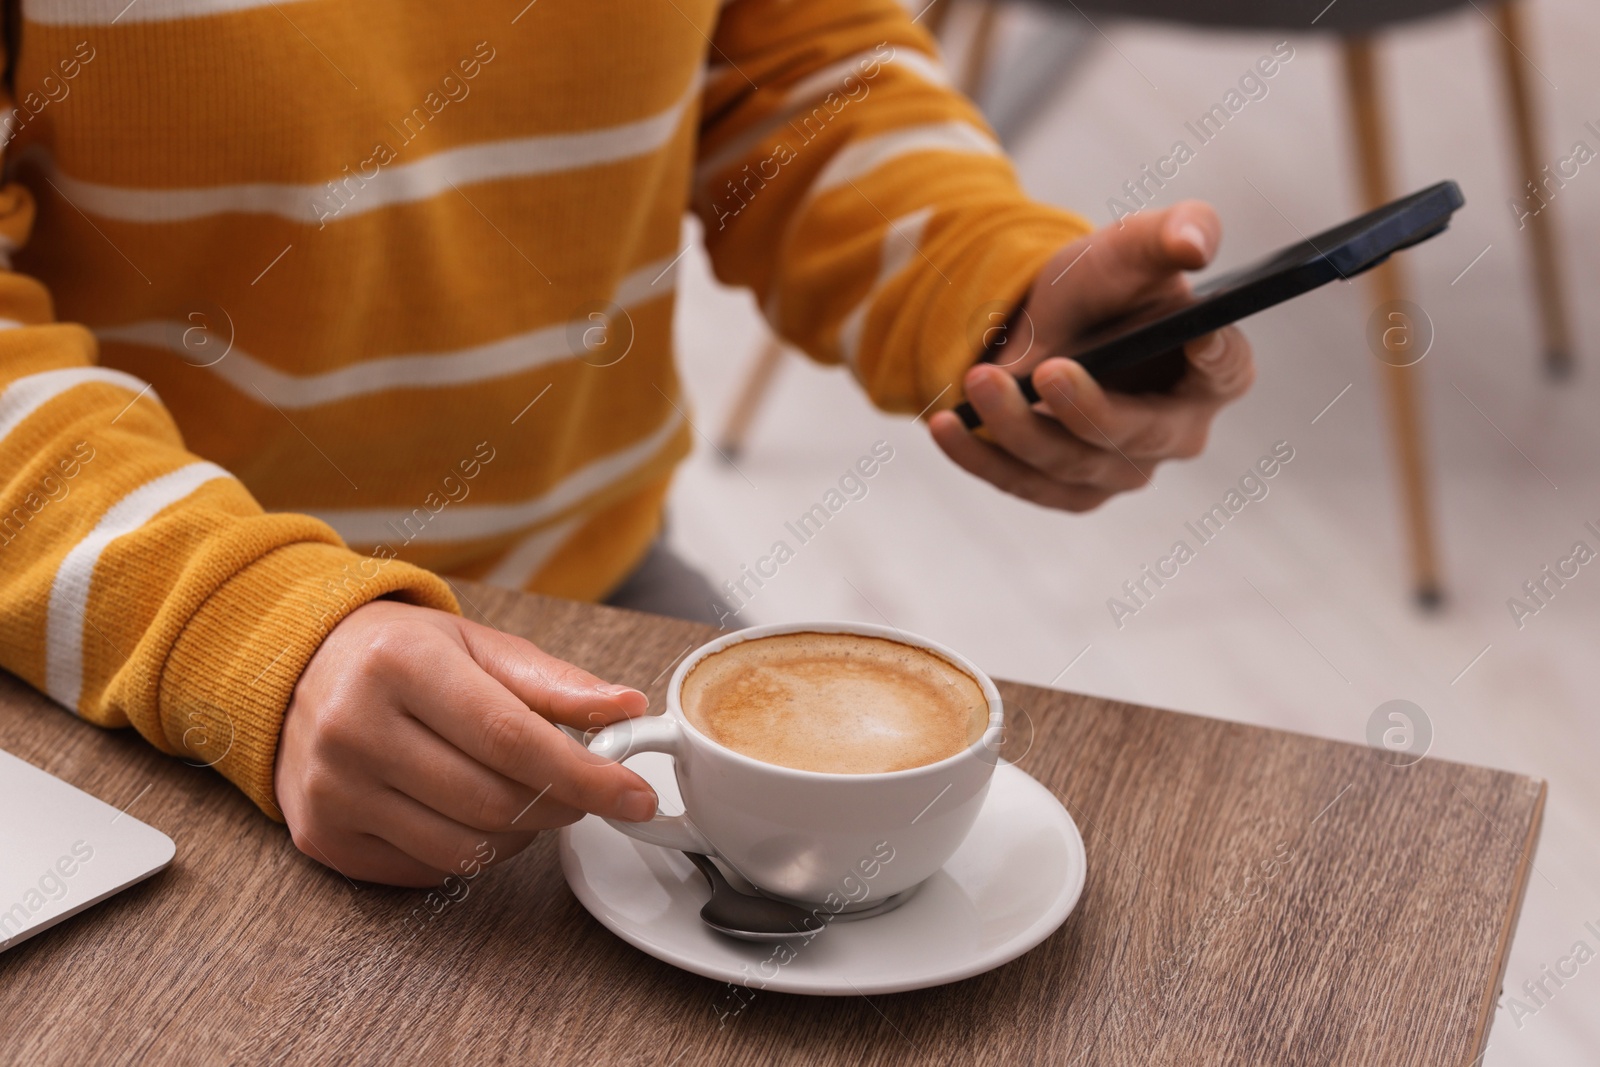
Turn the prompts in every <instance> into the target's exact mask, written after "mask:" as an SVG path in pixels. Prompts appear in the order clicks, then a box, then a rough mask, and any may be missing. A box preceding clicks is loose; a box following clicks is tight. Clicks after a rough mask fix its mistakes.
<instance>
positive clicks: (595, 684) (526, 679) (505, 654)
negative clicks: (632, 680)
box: [459, 619, 650, 731]
mask: <svg viewBox="0 0 1600 1067" xmlns="http://www.w3.org/2000/svg"><path fill="white" fill-rule="evenodd" d="M459 624H460V626H461V637H462V639H463V640H464V641H465V643H466V646H467V652H468V654H469V655H471V656H472V658H473V659H474V660H475V661H477V664H478V666H480V667H482V668H483V670H484V672H485V673H486V674H488V675H489V676H490V677H492V678H493V679H494V680H495V681H497V682H499V683H500V684H501V685H503V686H505V687H506V688H507V689H509V690H510V691H511V692H512V693H513V694H514V695H515V696H516V697H517V699H518V700H520V701H522V702H523V703H524V704H526V705H528V707H529V708H531V709H532V710H533V711H535V712H538V713H539V714H540V715H541V716H543V717H544V718H546V719H549V720H550V721H551V722H554V723H558V724H560V725H562V726H571V727H573V728H574V729H577V730H585V731H587V730H591V729H598V728H599V727H602V726H606V725H608V724H610V723H613V722H616V721H617V720H619V719H629V718H633V717H634V716H636V715H643V714H644V713H645V711H646V710H648V709H649V707H650V700H649V698H648V697H646V696H645V695H644V694H643V693H641V692H639V690H637V689H632V688H630V687H628V686H625V685H614V684H612V683H610V682H607V681H605V680H604V679H602V678H597V677H596V676H594V675H593V674H590V673H589V672H588V671H586V670H584V669H583V668H582V667H579V666H576V665H575V664H571V663H568V662H567V661H565V660H561V659H557V658H556V657H555V656H552V655H550V654H549V653H548V652H545V651H544V650H543V649H541V648H540V647H539V646H538V645H535V644H534V643H533V642H532V641H529V640H526V639H525V638H521V637H518V636H517V635H516V634H508V633H505V632H503V631H500V630H496V629H494V628H493V627H490V626H482V625H479V624H478V623H475V622H470V621H468V620H466V619H461V620H459Z"/></svg>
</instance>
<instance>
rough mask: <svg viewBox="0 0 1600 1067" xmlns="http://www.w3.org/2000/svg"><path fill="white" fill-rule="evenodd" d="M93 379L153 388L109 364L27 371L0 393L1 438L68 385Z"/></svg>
mask: <svg viewBox="0 0 1600 1067" xmlns="http://www.w3.org/2000/svg"><path fill="white" fill-rule="evenodd" d="M90 382H104V383H106V384H107V385H115V386H118V387H119V388H122V389H126V390H128V391H129V392H131V393H134V394H138V393H141V392H144V391H145V390H148V389H149V388H150V386H149V385H147V384H146V383H144V382H142V381H140V380H139V379H138V378H135V377H134V376H133V375H131V374H125V373H123V372H122V371H119V370H112V369H111V368H110V367H63V368H61V369H60V370H47V371H40V372H39V373H38V374H28V375H24V376H23V377H21V378H18V379H17V380H16V381H14V382H12V383H11V384H10V385H8V386H6V389H5V392H3V393H0V441H3V440H5V438H6V437H7V436H8V435H9V434H10V433H11V431H12V430H15V429H16V428H17V427H18V426H20V425H22V422H23V420H25V419H26V418H27V417H28V416H29V415H32V414H33V413H34V412H35V411H38V410H39V409H40V408H41V407H43V406H44V405H45V404H48V403H49V402H50V401H52V400H54V399H55V398H56V397H58V396H60V395H61V394H62V393H65V392H67V391H68V390H69V389H76V388H77V387H78V386H80V385H87V384H88V383H90ZM146 395H148V396H149V397H150V398H151V399H152V400H154V399H155V393H153V392H151V393H148V394H146Z"/></svg>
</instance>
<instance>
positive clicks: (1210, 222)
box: [1108, 200, 1222, 276]
mask: <svg viewBox="0 0 1600 1067" xmlns="http://www.w3.org/2000/svg"><path fill="white" fill-rule="evenodd" d="M1108 236H1110V234H1109V233H1108ZM1221 243H1222V221H1221V220H1220V219H1218V218H1217V212H1216V209H1215V208H1213V207H1212V206H1211V205H1210V204H1207V203H1206V202H1205V201H1203V200H1184V201H1182V202H1180V203H1177V204H1174V205H1172V206H1171V207H1169V208H1163V209H1161V210H1160V211H1142V212H1140V213H1139V214H1137V215H1134V216H1131V217H1130V218H1127V219H1124V220H1123V221H1122V223H1121V224H1120V226H1119V227H1118V231H1117V233H1116V237H1115V238H1113V239H1112V246H1113V248H1114V249H1115V250H1116V251H1117V252H1118V253H1119V255H1118V256H1117V257H1116V258H1117V259H1119V260H1121V261H1122V263H1123V264H1125V265H1126V267H1127V268H1129V269H1130V270H1131V271H1133V272H1134V273H1136V274H1138V275H1140V276H1145V275H1150V274H1163V273H1168V272H1171V271H1176V270H1199V269H1200V268H1201V267H1204V266H1205V265H1206V264H1207V263H1210V262H1211V257H1212V256H1214V255H1216V252H1217V246H1218V245H1219V244H1221Z"/></svg>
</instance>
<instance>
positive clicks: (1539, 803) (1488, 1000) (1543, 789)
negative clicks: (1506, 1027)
mask: <svg viewBox="0 0 1600 1067" xmlns="http://www.w3.org/2000/svg"><path fill="white" fill-rule="evenodd" d="M1507 773H1510V772H1507ZM1519 777H1522V778H1524V779H1525V780H1526V781H1529V782H1536V783H1538V786H1539V795H1538V799H1537V800H1536V801H1535V802H1534V806H1533V818H1532V819H1530V820H1529V822H1528V832H1527V834H1526V836H1525V837H1524V838H1523V844H1522V850H1521V862H1520V863H1519V864H1518V865H1517V875H1518V877H1517V879H1516V897H1515V898H1514V899H1513V900H1512V901H1511V907H1510V908H1508V909H1506V915H1505V921H1504V922H1502V923H1501V924H1500V936H1499V938H1498V941H1497V944H1496V947H1495V956H1496V959H1497V963H1496V965H1495V969H1494V975H1493V977H1492V978H1491V979H1490V982H1489V989H1488V994H1489V995H1488V996H1487V997H1485V998H1484V1002H1483V1011H1482V1012H1481V1014H1480V1015H1479V1016H1478V1023H1477V1027H1476V1028H1475V1030H1474V1033H1473V1041H1472V1050H1473V1051H1474V1052H1475V1053H1476V1055H1475V1056H1474V1057H1473V1058H1472V1059H1471V1060H1469V1061H1468V1062H1467V1064H1466V1067H1478V1064H1480V1063H1481V1062H1482V1061H1483V1057H1484V1056H1485V1055H1486V1054H1487V1053H1488V1051H1489V1028H1490V1027H1491V1025H1493V1023H1494V1012H1495V1008H1496V1007H1497V1006H1498V1005H1499V1002H1500V996H1499V994H1500V991H1501V990H1502V989H1503V988H1504V987H1505V980H1506V968H1507V967H1508V966H1509V965H1510V963H1511V940H1512V938H1513V937H1514V936H1515V934H1516V932H1517V923H1518V922H1520V921H1521V918H1522V903H1523V901H1524V900H1526V899H1527V897H1528V882H1529V880H1530V879H1531V876H1532V871H1533V853H1534V850H1535V849H1536V848H1537V847H1538V845H1539V833H1540V831H1541V830H1542V829H1543V828H1544V804H1545V799H1546V798H1547V797H1548V796H1549V795H1550V785H1549V783H1548V782H1547V781H1545V780H1544V779H1543V778H1535V777H1532V776H1531V775H1519Z"/></svg>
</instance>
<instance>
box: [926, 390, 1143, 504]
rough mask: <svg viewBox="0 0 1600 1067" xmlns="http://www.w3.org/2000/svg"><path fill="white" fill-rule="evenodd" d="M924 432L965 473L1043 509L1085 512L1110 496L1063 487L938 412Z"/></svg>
mask: <svg viewBox="0 0 1600 1067" xmlns="http://www.w3.org/2000/svg"><path fill="white" fill-rule="evenodd" d="M928 429H929V431H930V432H931V433H932V434H933V439H934V442H935V443H936V444H938V446H939V448H940V449H941V450H942V451H943V452H944V454H945V455H947V456H949V457H950V459H951V460H952V461H954V462H955V464H956V465H957V466H958V467H960V468H961V469H962V470H965V471H966V472H967V473H969V474H972V475H975V476H976V477H979V478H982V479H983V480H984V481H986V482H989V483H990V484H992V485H994V486H996V487H997V488H999V489H1001V490H1004V491H1005V492H1007V493H1010V494H1011V495H1012V496H1018V497H1021V498H1022V499H1024V500H1028V501H1032V502H1033V503H1035V504H1040V505H1042V506H1044V507H1047V508H1059V509H1061V510H1063V511H1089V510H1091V509H1093V508H1097V507H1099V506H1100V505H1101V504H1103V503H1105V502H1106V501H1107V500H1108V499H1110V498H1111V496H1112V495H1113V494H1112V492H1111V491H1110V490H1107V489H1100V488H1096V487H1094V486H1087V485H1064V484H1062V483H1061V482H1058V481H1055V480H1054V479H1051V478H1048V477H1046V476H1045V475H1043V474H1041V473H1039V472H1038V471H1036V470H1034V469H1033V468H1032V467H1029V466H1028V465H1027V464H1026V463H1023V462H1022V461H1021V460H1019V459H1016V458H1015V457H1013V456H1009V455H1007V454H1006V453H1005V452H1004V451H1002V450H1001V449H1000V448H998V447H996V446H994V445H991V444H989V443H988V442H986V441H980V440H978V439H977V438H976V437H974V436H972V434H970V433H968V432H967V430H966V427H964V426H962V425H961V420H960V419H959V418H958V417H956V415H955V414H954V413H952V412H949V411H941V412H939V413H938V414H936V415H934V416H933V417H932V418H930V419H929V420H928Z"/></svg>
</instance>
